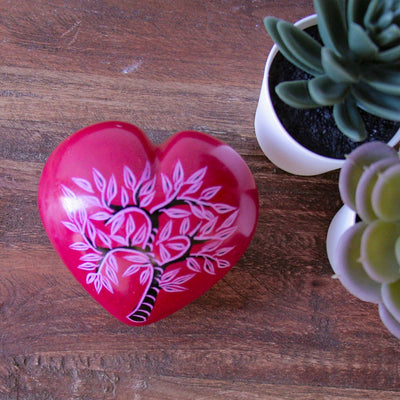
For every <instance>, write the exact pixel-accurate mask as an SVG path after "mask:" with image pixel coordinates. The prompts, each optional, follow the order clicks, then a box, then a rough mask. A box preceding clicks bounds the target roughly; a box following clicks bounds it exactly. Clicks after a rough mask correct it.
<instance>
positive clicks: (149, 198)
mask: <svg viewBox="0 0 400 400" xmlns="http://www.w3.org/2000/svg"><path fill="white" fill-rule="evenodd" d="M155 194H156V192H155V191H153V192H151V193H149V194H148V195H147V196H145V197H143V199H141V200H140V207H142V208H144V207H147V206H148V205H149V204H150V203H151V202H152V201H153V198H154V195H155Z"/></svg>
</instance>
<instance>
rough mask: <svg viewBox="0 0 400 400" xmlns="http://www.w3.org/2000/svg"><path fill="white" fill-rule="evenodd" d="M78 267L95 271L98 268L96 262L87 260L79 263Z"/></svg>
mask: <svg viewBox="0 0 400 400" xmlns="http://www.w3.org/2000/svg"><path fill="white" fill-rule="evenodd" d="M78 268H79V269H82V270H84V271H93V270H94V269H96V264H93V263H90V262H85V263H83V264H80V265H78Z"/></svg>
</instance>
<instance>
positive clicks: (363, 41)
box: [349, 22, 379, 60]
mask: <svg viewBox="0 0 400 400" xmlns="http://www.w3.org/2000/svg"><path fill="white" fill-rule="evenodd" d="M349 48H350V50H351V51H352V52H353V53H354V55H355V56H356V57H357V58H359V59H360V60H368V59H373V58H375V57H376V56H377V54H378V52H379V47H378V46H377V45H376V44H375V43H374V42H373V40H371V38H370V37H369V36H368V34H367V32H366V31H365V30H364V29H363V28H362V27H361V26H360V25H358V24H356V23H354V22H350V23H349Z"/></svg>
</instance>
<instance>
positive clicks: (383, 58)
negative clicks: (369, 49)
mask: <svg viewBox="0 0 400 400" xmlns="http://www.w3.org/2000/svg"><path fill="white" fill-rule="evenodd" d="M376 61H379V62H383V63H389V62H397V63H398V62H400V45H398V46H394V47H392V48H390V49H387V50H383V51H381V52H380V53H379V54H378V55H377V56H376Z"/></svg>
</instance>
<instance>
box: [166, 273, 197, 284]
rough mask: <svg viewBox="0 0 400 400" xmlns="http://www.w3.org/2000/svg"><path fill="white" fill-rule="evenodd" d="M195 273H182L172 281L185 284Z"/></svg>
mask: <svg viewBox="0 0 400 400" xmlns="http://www.w3.org/2000/svg"><path fill="white" fill-rule="evenodd" d="M195 275H196V274H187V275H181V276H178V277H177V278H176V279H174V280H173V281H172V282H171V283H172V284H174V285H183V284H184V283H186V282H187V281H189V280H190V279H192V278H193V277H194V276H195Z"/></svg>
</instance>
